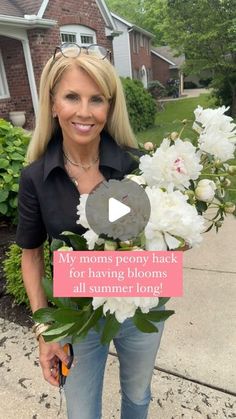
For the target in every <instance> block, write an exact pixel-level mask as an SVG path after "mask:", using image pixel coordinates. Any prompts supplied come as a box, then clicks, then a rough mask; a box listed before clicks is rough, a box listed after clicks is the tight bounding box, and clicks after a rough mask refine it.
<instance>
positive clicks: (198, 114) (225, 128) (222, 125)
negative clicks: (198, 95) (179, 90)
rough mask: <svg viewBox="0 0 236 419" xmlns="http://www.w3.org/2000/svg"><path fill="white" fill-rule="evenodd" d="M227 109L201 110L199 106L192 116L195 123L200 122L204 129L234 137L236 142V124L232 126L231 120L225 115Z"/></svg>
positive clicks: (222, 107) (223, 107)
mask: <svg viewBox="0 0 236 419" xmlns="http://www.w3.org/2000/svg"><path fill="white" fill-rule="evenodd" d="M228 109H229V107H228V108H226V107H225V106H221V107H219V108H217V109H210V108H208V109H203V108H202V107H201V106H198V107H197V109H195V111H194V114H195V118H196V121H197V122H200V123H201V124H202V126H203V127H204V128H205V129H207V130H208V129H213V130H215V131H219V132H221V133H224V134H227V136H228V137H232V138H233V137H234V139H235V141H236V124H234V122H233V118H231V117H230V116H228V115H225V112H226V111H227V110H228Z"/></svg>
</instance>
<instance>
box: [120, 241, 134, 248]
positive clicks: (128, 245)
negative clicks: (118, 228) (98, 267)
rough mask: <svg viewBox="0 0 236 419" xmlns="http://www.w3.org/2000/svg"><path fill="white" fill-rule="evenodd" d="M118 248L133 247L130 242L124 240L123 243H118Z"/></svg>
mask: <svg viewBox="0 0 236 419" xmlns="http://www.w3.org/2000/svg"><path fill="white" fill-rule="evenodd" d="M119 245H120V247H121V248H122V247H133V242H132V240H124V241H123V242H120V243H119Z"/></svg>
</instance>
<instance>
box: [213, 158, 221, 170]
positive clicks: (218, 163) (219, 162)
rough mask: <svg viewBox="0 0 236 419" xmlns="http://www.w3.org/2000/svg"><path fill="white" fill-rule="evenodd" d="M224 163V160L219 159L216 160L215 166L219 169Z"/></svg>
mask: <svg viewBox="0 0 236 419" xmlns="http://www.w3.org/2000/svg"><path fill="white" fill-rule="evenodd" d="M222 164H223V163H222V161H221V160H219V159H218V160H216V161H215V163H214V166H215V167H216V169H219V168H220V167H221V166H222Z"/></svg>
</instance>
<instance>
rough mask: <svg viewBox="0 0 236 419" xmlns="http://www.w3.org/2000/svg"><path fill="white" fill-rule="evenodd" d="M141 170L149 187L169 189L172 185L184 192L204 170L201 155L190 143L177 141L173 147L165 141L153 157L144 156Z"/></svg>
mask: <svg viewBox="0 0 236 419" xmlns="http://www.w3.org/2000/svg"><path fill="white" fill-rule="evenodd" d="M139 168H140V170H141V172H142V174H143V177H144V178H145V179H146V182H147V184H148V185H149V186H158V187H160V188H167V187H168V186H169V185H170V184H171V185H173V186H174V187H175V188H177V189H180V190H183V189H184V188H188V186H189V184H190V180H191V179H193V180H195V179H197V178H198V177H199V175H200V172H201V170H202V165H201V164H200V153H198V152H197V151H196V147H194V146H193V145H192V144H191V143H190V142H189V141H182V140H180V139H177V140H176V141H175V143H174V144H173V145H170V140H168V139H164V140H163V142H162V144H161V145H160V147H159V148H158V149H157V150H156V151H155V153H154V154H153V156H142V157H141V158H140V165H139Z"/></svg>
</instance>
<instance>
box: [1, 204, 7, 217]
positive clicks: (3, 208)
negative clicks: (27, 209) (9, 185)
mask: <svg viewBox="0 0 236 419" xmlns="http://www.w3.org/2000/svg"><path fill="white" fill-rule="evenodd" d="M7 210H8V207H7V205H6V204H4V203H2V202H1V203H0V213H1V214H3V215H6V213H7Z"/></svg>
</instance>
